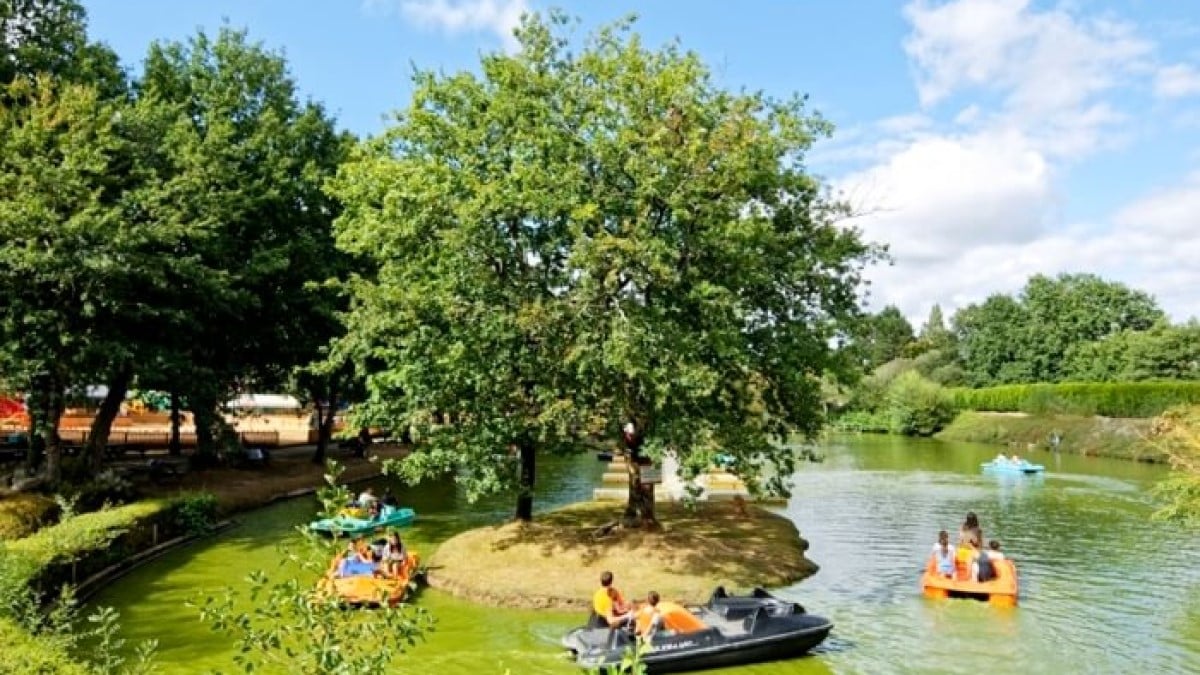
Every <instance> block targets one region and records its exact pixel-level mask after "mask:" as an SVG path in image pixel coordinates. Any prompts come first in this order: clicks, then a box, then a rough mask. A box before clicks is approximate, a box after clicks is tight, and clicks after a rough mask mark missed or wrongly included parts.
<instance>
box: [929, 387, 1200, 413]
mask: <svg viewBox="0 0 1200 675" xmlns="http://www.w3.org/2000/svg"><path fill="white" fill-rule="evenodd" d="M951 394H952V395H953V397H954V405H955V407H956V408H958V409H959V410H984V411H994V412H1029V413H1055V414H1075V415H1104V416H1105V417H1154V416H1155V415H1159V414H1161V413H1162V412H1163V411H1165V410H1167V409H1168V408H1170V407H1172V406H1175V405H1181V404H1197V403H1200V382H1183V381H1179V382H1104V383H1091V382H1065V383H1062V384H1011V385H1004V386H999V387H986V388H983V389H965V388H958V389H953V390H951Z"/></svg>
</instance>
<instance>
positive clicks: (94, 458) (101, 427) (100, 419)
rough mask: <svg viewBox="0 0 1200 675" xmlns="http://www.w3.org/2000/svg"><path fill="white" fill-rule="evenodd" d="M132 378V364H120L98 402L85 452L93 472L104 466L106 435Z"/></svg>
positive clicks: (106, 448) (106, 445)
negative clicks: (106, 390) (98, 405)
mask: <svg viewBox="0 0 1200 675" xmlns="http://www.w3.org/2000/svg"><path fill="white" fill-rule="evenodd" d="M132 380H133V365H132V364H125V365H123V366H121V369H120V370H118V371H117V373H116V375H114V376H113V378H112V380H111V381H110V382H109V383H108V393H107V394H105V395H104V401H103V402H101V403H100V410H98V411H97V412H96V417H95V419H93V420H92V428H91V431H90V432H89V433H88V440H87V448H86V450H85V452H86V453H87V465H88V469H89V470H90V471H91V472H92V473H93V474H94V473H96V472H98V471H100V467H102V466H104V455H105V453H106V452H107V451H108V436H109V434H110V433H112V425H113V420H115V419H117V414H118V413H120V412H121V403H122V402H124V401H125V394H126V392H128V391H129V383H130V382H131V381H132Z"/></svg>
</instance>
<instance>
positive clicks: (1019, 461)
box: [1008, 453, 1024, 466]
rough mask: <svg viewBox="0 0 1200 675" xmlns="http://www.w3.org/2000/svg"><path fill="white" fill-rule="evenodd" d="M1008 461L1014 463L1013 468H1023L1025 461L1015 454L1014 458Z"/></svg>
mask: <svg viewBox="0 0 1200 675" xmlns="http://www.w3.org/2000/svg"><path fill="white" fill-rule="evenodd" d="M1008 461H1010V462H1012V465H1013V466H1021V464H1023V463H1024V460H1022V459H1021V458H1020V457H1018V456H1017V455H1016V454H1015V453H1014V454H1013V456H1012V457H1010V458H1009V460H1008Z"/></svg>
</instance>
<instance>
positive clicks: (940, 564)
mask: <svg viewBox="0 0 1200 675" xmlns="http://www.w3.org/2000/svg"><path fill="white" fill-rule="evenodd" d="M933 560H934V564H935V565H936V567H937V573H938V576H942V577H946V578H947V579H951V578H953V577H954V549H952V548H950V533H949V532H947V531H945V530H942V531H941V532H938V540H937V543H936V544H934V545H933Z"/></svg>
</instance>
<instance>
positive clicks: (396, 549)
mask: <svg viewBox="0 0 1200 675" xmlns="http://www.w3.org/2000/svg"><path fill="white" fill-rule="evenodd" d="M407 559H408V551H407V550H406V549H405V548H404V542H402V541H400V535H399V534H397V533H395V532H392V533H391V534H389V535H388V538H387V545H385V546H384V547H383V572H384V574H385V575H386V576H390V577H396V576H400V572H401V570H403V569H404V563H405V561H406V560H407Z"/></svg>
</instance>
